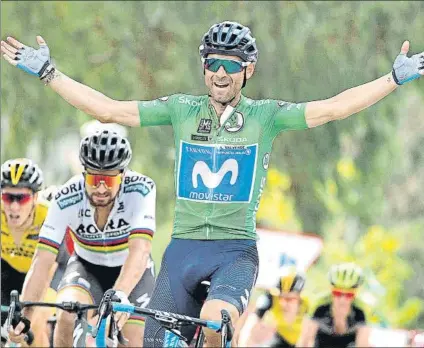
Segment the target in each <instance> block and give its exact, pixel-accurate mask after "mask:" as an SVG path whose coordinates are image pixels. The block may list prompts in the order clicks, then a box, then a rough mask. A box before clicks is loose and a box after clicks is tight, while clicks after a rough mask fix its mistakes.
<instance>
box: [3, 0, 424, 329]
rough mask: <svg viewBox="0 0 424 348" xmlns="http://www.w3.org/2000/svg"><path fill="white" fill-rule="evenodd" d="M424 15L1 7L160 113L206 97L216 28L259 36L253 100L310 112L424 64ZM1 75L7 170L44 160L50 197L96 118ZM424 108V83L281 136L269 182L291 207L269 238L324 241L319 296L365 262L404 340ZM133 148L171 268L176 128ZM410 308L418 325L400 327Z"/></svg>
mask: <svg viewBox="0 0 424 348" xmlns="http://www.w3.org/2000/svg"><path fill="white" fill-rule="evenodd" d="M423 13H424V3H423V2H408V1H402V2H390V3H387V2H378V1H377V2H359V1H358V2H356V1H352V2H330V1H328V2H327V1H325V2H317V1H311V2H301V1H285V2H271V1H269V2H268V1H263V2H262V1H261V2H255V1H236V2H227V1H213V2H212V1H209V2H208V1H205V2H203V1H202V2H200V1H186V2H183V1H175V2H172V1H170V2H160V1H158V2H157V1H155V2H136V1H129V2H124V1H122V2H118V1H116V2H114V1H108V2H101V1H92V2H90V1H86V2H76V1H74V2H65V1H57V2H55V1H46V2H43V1H37V2H35V1H34V2H32V1H19V2H17V1H16V2H12V1H3V2H2V3H1V36H2V39H5V38H6V36H8V35H11V36H14V37H16V38H17V39H18V40H21V41H22V42H24V43H26V44H28V45H33V46H34V45H36V43H35V36H36V35H42V36H43V37H44V39H45V40H46V41H47V43H48V44H49V47H50V50H51V54H52V57H53V58H54V61H55V63H56V65H57V67H58V68H59V69H60V70H61V71H63V72H64V73H66V74H67V75H69V76H71V77H72V78H74V79H76V80H78V81H80V82H82V83H85V84H87V85H89V86H91V87H93V88H95V89H97V90H99V91H101V92H103V93H105V94H106V95H108V96H110V97H112V98H114V99H119V100H148V99H154V98H157V97H160V96H163V95H168V94H172V93H177V92H184V93H188V94H203V93H205V92H206V90H205V87H204V83H203V76H202V69H201V66H200V60H199V57H198V45H199V41H200V38H201V35H203V33H204V32H205V31H206V30H207V29H208V28H209V27H210V26H211V25H212V24H213V23H215V22H218V21H222V20H225V19H229V20H236V21H239V22H241V23H243V24H245V25H248V26H249V27H250V28H251V29H252V31H253V33H254V35H255V37H256V38H257V43H258V47H259V50H260V54H259V62H258V64H257V69H256V73H255V75H254V77H253V78H252V79H251V80H250V81H249V83H248V85H247V87H246V88H245V90H244V93H245V94H246V95H247V96H249V97H252V98H255V99H256V98H257V99H260V98H278V99H283V100H287V101H293V102H300V101H310V100H317V99H323V98H328V97H331V96H333V95H335V94H337V93H339V92H341V91H342V90H344V89H347V88H350V87H353V86H356V85H359V84H362V83H365V82H368V81H371V80H373V79H375V78H378V77H380V76H382V75H384V74H386V73H387V72H389V71H390V70H391V65H392V63H393V60H394V59H395V57H396V55H397V54H398V52H399V50H400V46H401V45H402V42H403V41H404V40H405V39H408V40H410V42H411V52H412V53H417V52H419V51H422V50H423V49H424V37H423V35H420V33H423V32H424V21H423V20H422V18H421V17H422V14H423ZM1 69H2V70H1V116H2V117H1V128H2V133H1V156H2V161H4V160H6V159H7V158H11V157H18V156H19V157H22V156H32V157H34V159H35V160H36V161H38V162H39V163H40V165H41V166H42V168H43V169H44V170H45V172H46V177H47V178H48V184H56V185H59V184H61V183H63V182H64V181H66V180H67V179H68V178H69V177H70V175H72V168H71V167H70V164H69V161H68V157H67V155H66V153H64V152H60V151H63V150H58V149H62V148H61V147H58V146H59V144H63V143H64V141H65V139H68V138H69V137H70V136H74V137H78V136H79V128H80V126H81V125H82V124H84V123H85V122H86V121H88V120H89V119H90V118H89V117H88V116H87V115H85V114H83V113H81V112H80V111H78V110H76V109H74V108H73V107H71V106H69V105H68V104H67V103H66V102H64V101H63V100H62V99H61V98H60V97H59V96H57V95H56V94H55V93H53V92H52V91H51V90H49V89H48V88H47V87H44V86H43V85H42V84H41V83H40V82H39V81H38V80H37V79H35V78H31V77H30V76H27V75H26V74H24V73H23V72H21V71H18V70H16V69H13V68H12V67H10V66H9V65H8V64H7V63H6V62H5V61H4V60H2V63H1ZM423 97H424V84H423V81H414V82H413V83H411V84H408V85H407V86H404V87H402V88H399V89H398V90H397V91H395V92H394V93H392V94H391V95H389V96H388V97H386V98H385V99H384V100H383V101H382V102H380V103H378V104H377V105H375V106H372V107H370V108H369V109H367V110H365V111H363V112H361V113H359V114H358V115H355V116H352V117H350V118H349V119H346V120H343V121H339V122H332V123H330V124H327V125H324V126H321V127H318V128H316V129H312V130H308V131H300V132H288V133H285V134H283V135H280V136H279V137H278V138H277V139H276V141H275V143H274V150H273V151H274V152H273V155H272V157H271V165H270V167H271V168H272V169H273V170H275V171H276V173H280V175H283V176H284V177H285V178H286V185H285V186H284V187H282V186H281V185H280V186H278V184H277V185H276V186H275V185H271V184H268V186H267V194H268V195H269V197H274V198H272V199H271V198H268V200H269V199H271V202H274V203H275V201H273V199H277V198H278V199H279V200H280V201H279V202H280V203H281V204H282V205H281V209H280V210H279V211H277V213H279V214H281V216H280V215H278V214H277V215H275V214H271V213H270V211H271V209H266V208H264V207H266V206H267V207H268V208H269V207H270V206H273V205H272V204H271V205H270V204H269V202H268V205H266V204H265V203H264V204H261V208H260V209H261V210H260V214H259V215H258V217H260V219H259V222H260V223H261V224H262V225H265V226H267V225H268V226H273V227H279V228H284V229H288V230H293V231H298V230H304V231H308V232H314V233H318V234H320V235H321V236H323V238H324V239H325V241H326V249H325V252H324V255H323V257H322V259H321V260H320V262H319V263H318V264H317V265H316V266H315V267H314V268H313V269H312V270H311V279H312V280H313V283H314V284H315V285H316V286H317V287H320V286H324V284H326V280H325V272H326V270H327V268H328V266H329V264H331V262H337V261H340V260H342V259H357V258H359V259H360V262H361V264H362V265H363V266H364V267H365V268H369V269H370V270H372V271H373V272H374V274H376V276H377V278H378V280H379V281H380V282H381V283H382V284H383V285H384V286H385V288H386V294H385V295H384V300H382V301H381V302H382V303H381V304H380V305H379V306H380V307H381V308H382V309H381V310H382V312H383V313H384V316H385V317H386V319H387V320H388V321H389V322H390V323H391V324H392V325H397V326H405V327H407V326H411V327H416V326H421V327H424V315H423V314H421V316H420V314H419V313H420V308H421V302H420V301H419V300H415V298H414V296H417V297H419V298H421V299H423V298H424V286H423V284H424V270H423V269H424V267H423V266H424V256H423V255H424V252H423V251H424V247H423V243H422V240H423V237H422V233H423V231H424V214H423V212H424V199H423V198H422V192H423V190H422V188H423V187H424V155H423V152H422V149H423V145H424V136H423V134H424V133H423V130H424V107H423V99H424V98H423ZM129 136H130V139H131V142H132V145H133V148H134V150H135V151H134V159H133V162H132V167H133V169H134V170H139V171H142V172H143V173H145V174H147V175H149V176H151V177H152V178H153V179H154V180H156V182H157V184H158V212H157V221H158V232H157V234H156V237H155V242H154V248H155V251H154V257H155V259H156V260H157V261H158V262H160V256H161V254H162V252H163V250H164V248H165V246H166V243H167V242H168V240H169V236H170V231H171V224H172V218H173V207H174V201H173V199H174V195H175V191H174V183H173V169H174V167H173V165H174V162H173V159H174V158H173V155H172V154H173V141H172V129H171V128H170V127H152V128H148V129H129ZM71 143H72V142H70V144H71ZM74 147H75V146H74ZM349 173H350V174H349ZM276 197H277V198H276ZM264 199H265V198H264ZM274 206H278V205H276V204H274ZM287 209H290V210H287ZM288 212H290V213H288ZM276 216H277V218H276ZM372 226H374V227H375V226H378V228H380V231H383V232H381V234H382V236H380V237H378V238H377V237H375V238H376V239H375V240H374V239H372V238H371V237H370V238H371V240H372V242H370V241H369V240H370V238H368V239H367V240H368V243H369V244H370V245H371V247H369V245H368V246H367V248H365V249H364V250H366V253H365V254H361V253H359V251H358V250H357V249H358V248H359V247H358V246H359V245H361V243H365V242H364V238H366V237H367V235H368V234H369V233H371V232H372V231H373V230H372ZM370 228H371V232H370ZM374 230H375V228H374ZM379 238H380V239H379ZM390 238H395V239H396V241H397V242H396V243H397V244H396V243H395V244H396V247H395V248H394V249H393V250H391V251H390V253H392V254H390V255H392V256H393V257H392V256H390V257H392V259H393V263H392V264H378V262H377V260H381V257H382V256H381V252H382V251H381V250H383V249H384V248H383V247H382V243H384V241H385V240H386V239H388V240H390ZM341 246H343V247H341ZM382 248H383V249H382ZM334 250H338V251H339V253H335V252H334ZM355 250H356V251H355ZM340 251H342V252H340ZM387 252H388V251H386V254H383V255H385V256H384V257H388V256H387ZM362 253H364V251H363V250H362ZM364 255H365V256H366V257H365V256H364ZM381 272H383V275H382V274H381ZM384 272H386V273H384ZM385 277H386V278H385ZM382 296H383V295H382ZM408 299H410V301H415V302H413V303H412V307H413V310H411V311H410V312H408V313H407V314H405V315H404V314H401V313H400V311H401V310H405V311H406V309H404V308H403V306H406V305H408V306H411V304H410V303H411V302H410V303H409V304H407V303H406V301H407V300H408ZM402 313H403V312H402ZM402 315H404V316H406V318H404V317H402V318H401V316H402Z"/></svg>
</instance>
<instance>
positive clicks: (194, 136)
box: [191, 134, 209, 141]
mask: <svg viewBox="0 0 424 348" xmlns="http://www.w3.org/2000/svg"><path fill="white" fill-rule="evenodd" d="M191 140H196V141H209V137H208V136H207V135H197V134H192V135H191Z"/></svg>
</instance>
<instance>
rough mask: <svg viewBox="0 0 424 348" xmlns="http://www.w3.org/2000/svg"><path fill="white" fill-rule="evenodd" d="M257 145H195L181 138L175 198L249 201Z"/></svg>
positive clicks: (235, 201)
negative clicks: (176, 196)
mask: <svg viewBox="0 0 424 348" xmlns="http://www.w3.org/2000/svg"><path fill="white" fill-rule="evenodd" d="M257 147H258V146H257V144H255V145H248V146H226V145H218V144H214V145H197V144H190V143H186V142H184V141H181V147H180V158H179V163H178V182H177V184H178V187H177V195H178V198H181V199H187V200H192V201H200V202H214V203H231V202H234V203H248V202H250V200H251V198H252V197H251V196H252V189H253V184H254V175H255V171H256V170H255V169H256V168H255V165H256V156H257Z"/></svg>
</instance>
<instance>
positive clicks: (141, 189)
mask: <svg viewBox="0 0 424 348" xmlns="http://www.w3.org/2000/svg"><path fill="white" fill-rule="evenodd" d="M129 192H138V193H141V194H142V195H143V196H146V195H147V194H148V193H149V192H150V189H149V188H148V187H147V186H146V185H144V184H142V183H138V184H132V185H128V186H125V187H124V193H129Z"/></svg>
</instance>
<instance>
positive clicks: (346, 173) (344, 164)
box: [337, 158, 358, 180]
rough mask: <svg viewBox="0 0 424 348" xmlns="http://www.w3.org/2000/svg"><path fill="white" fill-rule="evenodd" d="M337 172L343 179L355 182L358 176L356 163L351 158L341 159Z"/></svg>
mask: <svg viewBox="0 0 424 348" xmlns="http://www.w3.org/2000/svg"><path fill="white" fill-rule="evenodd" d="M337 172H338V173H339V175H340V176H341V177H342V178H343V179H346V180H353V179H355V178H356V177H357V175H358V171H357V169H356V166H355V163H354V162H353V160H352V159H351V158H344V159H341V160H340V161H339V162H338V163H337Z"/></svg>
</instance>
